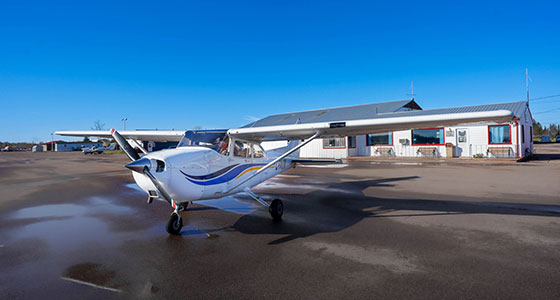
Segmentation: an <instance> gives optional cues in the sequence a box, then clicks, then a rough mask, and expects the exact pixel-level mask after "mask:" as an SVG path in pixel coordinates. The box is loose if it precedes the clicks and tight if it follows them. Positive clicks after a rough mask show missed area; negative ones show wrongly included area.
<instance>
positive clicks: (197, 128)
mask: <svg viewBox="0 0 560 300" xmlns="http://www.w3.org/2000/svg"><path fill="white" fill-rule="evenodd" d="M200 129H202V127H200V126H193V128H192V130H200Z"/></svg>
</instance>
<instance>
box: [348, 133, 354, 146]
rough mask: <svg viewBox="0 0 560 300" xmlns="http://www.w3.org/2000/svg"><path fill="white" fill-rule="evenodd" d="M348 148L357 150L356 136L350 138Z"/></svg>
mask: <svg viewBox="0 0 560 300" xmlns="http://www.w3.org/2000/svg"><path fill="white" fill-rule="evenodd" d="M348 148H356V136H349V137H348Z"/></svg>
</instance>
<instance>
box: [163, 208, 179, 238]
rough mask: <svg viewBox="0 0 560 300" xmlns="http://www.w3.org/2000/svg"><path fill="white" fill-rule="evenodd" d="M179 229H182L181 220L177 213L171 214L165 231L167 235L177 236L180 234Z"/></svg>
mask: <svg viewBox="0 0 560 300" xmlns="http://www.w3.org/2000/svg"><path fill="white" fill-rule="evenodd" d="M181 228H183V218H181V216H179V214H178V213H176V212H173V213H172V214H171V216H170V217H169V220H168V221H167V225H166V226H165V229H166V230H167V232H168V233H169V234H175V235H177V234H179V232H181Z"/></svg>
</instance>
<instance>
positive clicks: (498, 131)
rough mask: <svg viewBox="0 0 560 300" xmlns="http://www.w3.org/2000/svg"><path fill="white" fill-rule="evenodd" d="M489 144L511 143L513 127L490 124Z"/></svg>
mask: <svg viewBox="0 0 560 300" xmlns="http://www.w3.org/2000/svg"><path fill="white" fill-rule="evenodd" d="M488 144H511V127H510V126H509V125H488Z"/></svg>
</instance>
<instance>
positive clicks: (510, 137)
mask: <svg viewBox="0 0 560 300" xmlns="http://www.w3.org/2000/svg"><path fill="white" fill-rule="evenodd" d="M504 126H508V127H509V143H492V142H490V127H504ZM486 134H487V135H488V145H511V143H512V136H511V125H510V124H496V125H488V126H487V128H486Z"/></svg>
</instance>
